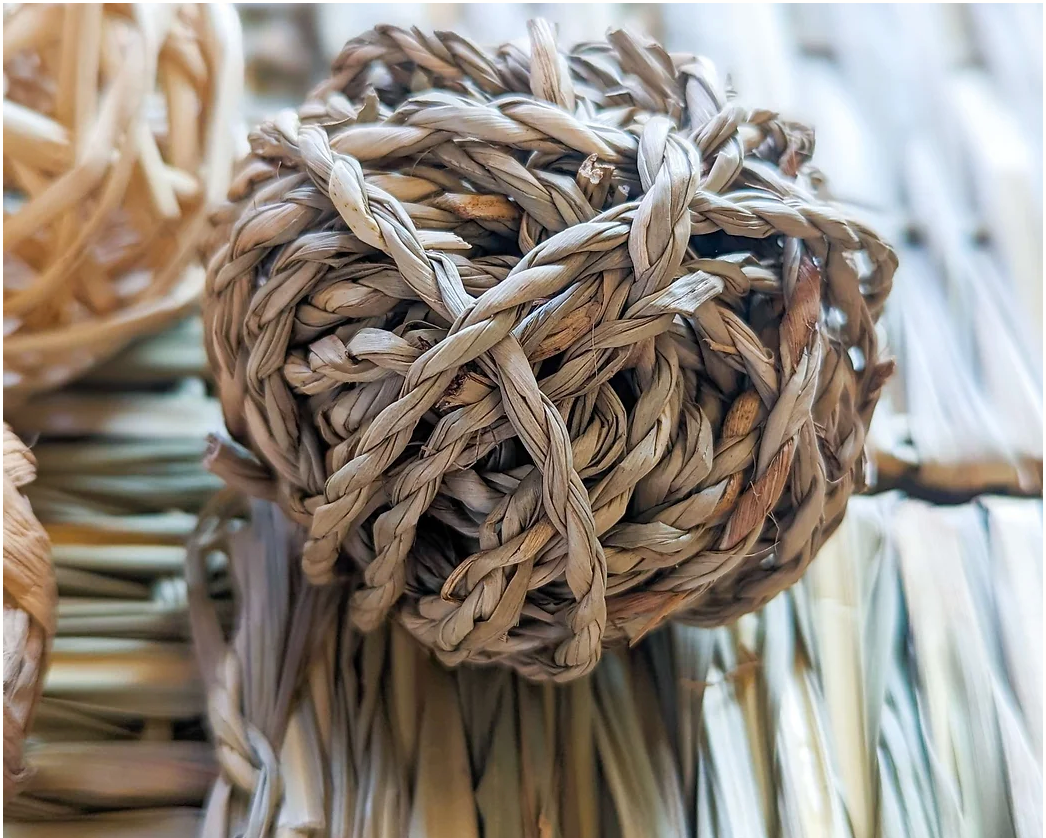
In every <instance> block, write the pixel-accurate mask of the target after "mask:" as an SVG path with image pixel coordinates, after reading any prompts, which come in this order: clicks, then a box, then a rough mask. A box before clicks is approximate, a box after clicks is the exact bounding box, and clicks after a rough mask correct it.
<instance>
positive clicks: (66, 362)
mask: <svg viewBox="0 0 1046 838" xmlns="http://www.w3.org/2000/svg"><path fill="white" fill-rule="evenodd" d="M13 5H14V8H12V9H8V7H7V6H5V10H4V153H3V157H4V388H5V391H6V392H8V393H9V394H10V393H14V394H17V395H18V396H19V397H21V396H22V395H23V394H25V393H28V392H32V391H37V390H43V389H47V388H52V387H56V386H58V385H60V384H62V383H64V382H65V381H67V380H69V379H71V378H73V377H75V376H77V375H79V374H81V373H83V372H84V371H86V370H87V369H89V368H90V367H91V366H93V365H94V364H96V363H97V362H99V361H101V360H104V359H106V358H108V357H109V356H111V355H112V354H114V353H115V352H116V351H117V350H118V349H120V348H121V347H122V346H123V345H124V344H126V343H127V342H129V341H130V340H131V339H132V338H134V337H137V336H139V335H142V334H145V333H148V332H149V331H152V330H157V329H159V328H161V327H162V326H163V325H165V324H166V323H168V322H170V321H171V320H173V319H174V318H175V317H177V316H179V315H181V314H183V313H184V312H186V311H187V310H188V309H189V308H190V307H191V306H192V305H194V304H195V303H196V302H197V301H198V299H199V296H200V294H201V292H202V290H203V264H202V262H201V260H200V256H199V252H198V249H199V247H200V244H201V241H202V237H203V236H204V235H205V234H206V232H207V229H208V228H207V213H208V212H209V211H210V209H213V207H214V204H215V203H216V202H217V201H218V200H220V199H221V198H223V197H224V195H225V192H226V191H227V189H228V185H229V179H230V177H231V174H232V168H233V162H234V159H235V157H236V156H237V154H238V153H239V150H238V149H237V147H236V146H237V142H236V139H237V137H239V136H241V135H240V132H239V126H238V121H239V117H238V115H237V108H238V105H239V98H240V96H239V91H240V88H241V87H242V84H243V81H242V77H243V58H242V55H241V47H240V33H239V24H238V22H237V19H236V14H235V12H233V11H232V9H231V8H229V7H228V6H224V5H221V4H218V5H214V6H202V5H199V4H171V5H150V4H106V5H103V4H83V5H77V4H72V3H70V4H41V5H29V4H26V5H17V4H13Z"/></svg>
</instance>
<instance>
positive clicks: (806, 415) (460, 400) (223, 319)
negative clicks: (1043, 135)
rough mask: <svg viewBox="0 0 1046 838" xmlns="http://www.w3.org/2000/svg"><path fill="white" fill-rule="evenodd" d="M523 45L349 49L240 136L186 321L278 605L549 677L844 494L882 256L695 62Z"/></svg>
mask: <svg viewBox="0 0 1046 838" xmlns="http://www.w3.org/2000/svg"><path fill="white" fill-rule="evenodd" d="M529 35H530V52H529V54H527V53H525V52H523V51H522V50H520V49H519V48H517V47H515V46H512V45H507V46H505V47H502V48H500V49H498V50H494V51H491V52H485V51H483V50H481V49H479V48H478V47H476V46H475V45H474V44H472V43H471V42H469V41H467V40H466V39H464V38H461V37H459V36H456V35H453V34H448V33H438V34H436V35H431V36H430V35H425V34H423V33H421V32H419V31H417V30H411V31H409V32H408V31H406V30H403V29H398V28H395V27H380V28H378V29H376V30H374V31H372V32H370V33H367V34H366V35H363V36H361V37H359V38H356V39H354V40H353V41H350V42H349V43H348V44H347V45H346V47H345V49H344V50H343V51H342V53H341V54H340V55H339V56H338V58H337V59H336V60H335V62H334V66H333V73H332V76H331V78H330V79H329V80H328V81H326V82H324V83H323V84H321V85H320V86H319V87H317V88H316V90H315V91H314V92H313V94H312V95H311V96H310V98H309V100H308V101H307V102H306V103H305V104H304V105H303V106H302V108H301V109H300V111H299V112H298V113H296V114H295V113H290V112H287V113H284V114H281V115H279V116H278V117H277V118H275V119H274V120H272V121H271V122H269V123H266V124H265V125H263V126H262V127H261V128H259V129H258V130H257V131H255V132H254V134H253V136H252V147H253V150H254V154H253V155H252V157H251V158H250V160H249V161H248V162H247V163H246V164H245V165H244V167H243V169H242V170H241V172H240V174H239V176H238V178H237V179H236V181H235V183H234V184H233V189H232V192H231V194H230V203H229V205H228V206H226V207H225V208H223V209H222V210H221V211H220V212H219V213H218V215H217V219H218V223H219V226H220V227H221V229H222V230H223V231H224V234H223V239H224V244H223V245H222V246H221V247H219V248H218V249H217V251H216V252H215V254H214V256H213V258H212V260H211V263H210V268H209V271H208V284H207V299H206V309H205V316H206V321H207V335H208V344H209V351H210V353H211V355H212V359H213V362H214V365H215V369H216V371H217V374H218V381H219V385H220V389H221V395H222V403H223V405H224V408H225V411H226V419H227V423H228V426H229V429H230V431H231V432H232V433H233V434H234V435H235V436H236V437H238V438H239V439H240V440H241V441H242V442H244V443H246V444H247V445H249V447H251V448H252V449H253V451H254V452H255V453H256V454H257V455H258V457H259V459H260V460H261V461H262V462H263V464H265V465H266V466H268V467H269V468H270V469H271V470H272V476H273V481H274V483H275V486H274V488H273V490H271V491H270V490H268V489H264V488H263V487H261V486H260V485H259V483H258V474H257V469H256V467H254V466H249V465H245V464H243V463H242V459H241V460H234V459H232V458H228V457H227V458H222V457H220V456H219V457H216V462H224V463H226V464H229V463H240V465H239V466H237V469H240V470H243V474H244V475H245V476H244V479H243V480H240V481H239V482H240V483H242V484H243V485H247V486H253V487H254V490H255V492H256V493H259V494H266V495H267V496H272V497H278V498H279V499H280V500H281V502H282V503H283V505H284V507H285V508H286V509H287V510H288V512H289V513H290V514H291V515H292V516H294V517H295V519H296V520H299V521H300V522H302V523H303V524H305V525H306V526H307V527H308V530H309V540H308V543H307V544H306V546H305V549H304V555H303V563H304V569H305V572H306V575H307V576H308V577H309V578H310V579H311V580H312V581H314V582H317V583H328V582H331V581H332V580H334V579H336V578H339V577H346V578H350V579H352V580H353V583H354V584H355V585H356V586H357V588H356V590H355V593H354V595H353V598H352V614H353V619H354V620H355V622H356V623H357V624H358V625H359V626H361V627H363V628H365V629H366V628H373V627H374V626H376V625H378V624H379V623H380V622H381V621H382V620H383V619H385V618H386V616H387V615H389V614H390V613H392V614H394V615H395V616H396V617H397V618H398V619H400V620H401V621H402V622H403V623H404V624H405V625H406V626H407V627H408V628H409V629H410V630H411V632H413V633H414V634H415V635H416V636H417V637H418V638H419V639H421V640H422V642H424V643H425V644H426V645H428V646H430V647H432V648H433V649H435V650H436V652H437V654H439V655H440V657H441V658H443V659H444V660H445V661H446V662H448V663H457V662H460V661H463V660H471V661H476V662H487V661H500V662H505V663H508V664H510V665H512V666H514V667H516V668H517V669H518V670H520V671H521V672H523V673H525V674H527V675H529V676H532V677H542V678H548V677H551V678H554V679H557V680H566V679H569V678H573V677H576V676H578V675H580V674H582V673H584V672H587V671H589V670H590V669H591V668H592V667H593V666H594V665H595V663H596V662H597V661H598V659H599V656H600V654H601V651H602V649H603V648H604V646H605V645H607V644H608V643H611V642H614V641H617V640H619V639H622V638H625V637H633V638H634V637H636V636H638V635H639V634H642V633H643V632H645V631H647V630H649V629H650V628H652V627H653V626H654V625H656V624H658V623H659V622H661V621H663V620H664V619H666V618H668V617H669V616H670V615H677V616H679V617H681V618H683V619H687V620H691V621H697V622H704V623H715V622H721V621H724V620H727V619H730V618H732V617H734V616H736V615H738V614H740V613H743V612H745V611H748V610H751V609H753V608H755V607H758V606H759V605H760V604H762V603H763V602H764V601H765V600H766V599H768V598H769V597H770V596H772V595H773V594H774V593H775V592H776V591H777V590H780V589H781V588H782V587H784V586H785V585H787V584H790V583H791V581H793V580H794V579H795V578H797V577H798V576H799V574H801V572H802V570H803V569H804V568H805V567H806V565H807V564H808V563H809V561H810V559H811V558H812V556H813V555H814V553H815V552H816V550H817V548H818V547H819V546H820V544H821V543H823V541H824V540H825V538H827V536H828V535H829V534H830V533H831V531H832V530H833V529H834V528H835V526H836V525H837V524H838V522H839V519H840V518H841V515H842V512H843V509H844V508H845V503H846V499H847V498H848V497H849V495H850V493H851V492H852V491H853V490H854V489H855V488H859V487H860V486H861V485H863V468H864V460H863V446H864V436H865V430H866V428H867V425H868V422H869V421H870V418H871V411H872V409H873V408H874V406H875V402H876V400H877V398H878V395H879V391H880V389H881V387H882V384H883V382H884V381H885V378H886V376H887V375H888V374H889V370H890V364H889V362H882V361H881V360H880V359H879V356H878V348H877V343H876V335H875V322H876V320H877V319H878V316H879V313H880V312H881V310H882V305H883V302H884V300H885V297H886V295H887V294H888V292H889V287H890V283H891V281H892V276H893V272H894V269H895V268H896V258H895V256H894V254H893V251H892V250H891V249H890V248H889V247H888V246H886V245H885V244H883V243H882V242H881V241H880V240H879V239H878V238H877V237H876V236H875V234H874V233H873V232H872V231H870V230H868V229H867V228H866V227H865V226H863V225H862V224H860V223H859V222H856V221H853V220H851V219H850V218H849V217H848V216H847V215H846V214H845V212H844V211H843V210H841V209H839V208H837V207H833V206H829V205H826V204H824V203H823V202H820V201H818V200H816V199H815V198H814V197H813V195H812V193H811V192H810V191H809V190H808V189H807V188H806V176H805V171H806V170H805V168H804V167H805V165H806V161H807V159H808V158H809V156H810V154H811V153H812V150H813V135H812V133H811V132H810V131H809V130H808V129H806V128H805V127H803V126H799V125H795V124H791V123H787V122H783V121H781V120H779V119H778V118H777V117H776V115H774V114H773V113H771V112H769V111H763V110H750V109H745V108H744V107H742V106H740V105H739V104H737V103H734V102H729V101H727V99H726V97H725V96H724V95H723V94H722V92H721V91H720V89H719V86H718V82H717V81H716V79H715V75H714V70H713V69H712V68H711V66H710V65H709V64H708V63H707V62H706V61H704V60H703V59H699V58H696V57H694V56H679V55H669V54H668V53H666V52H665V51H664V50H663V49H662V48H661V47H660V46H658V45H657V44H652V43H645V42H642V41H640V40H638V39H636V38H635V37H633V36H631V35H629V34H627V33H624V32H612V33H610V35H609V36H608V41H607V42H606V43H602V44H583V45H580V46H578V47H576V48H575V49H574V50H573V51H572V52H570V53H562V52H560V51H559V49H558V48H557V47H556V44H555V40H554V37H553V32H552V29H551V28H550V27H549V26H548V25H547V24H545V23H543V22H540V21H538V22H535V23H533V24H531V25H530V27H529ZM855 359H856V360H855ZM237 456H241V455H237ZM229 469H230V473H233V472H236V473H239V472H238V471H237V469H232V467H231V466H229ZM248 478H249V479H248ZM356 571H358V573H357V572H356Z"/></svg>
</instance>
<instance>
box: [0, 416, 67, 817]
mask: <svg viewBox="0 0 1046 838" xmlns="http://www.w3.org/2000/svg"><path fill="white" fill-rule="evenodd" d="M35 477H36V460H35V459H34V458H33V455H32V453H31V452H30V451H29V449H28V448H27V447H26V446H25V445H24V444H23V443H22V441H21V440H20V439H19V438H18V437H17V436H16V435H15V434H14V432H13V431H12V430H11V429H10V428H9V427H7V425H4V797H5V798H10V797H11V795H12V794H14V793H17V791H18V790H19V788H20V787H21V784H22V780H23V778H24V777H25V764H24V761H23V757H22V748H23V745H24V742H25V735H26V732H27V731H28V729H29V725H30V723H31V721H32V718H33V711H34V710H35V709H36V702H37V700H38V699H39V698H40V692H41V690H42V689H43V683H44V679H43V675H44V671H45V669H46V666H47V653H48V650H49V649H50V646H51V639H52V638H53V637H54V629H55V602H56V600H57V598H58V591H57V588H56V585H55V575H54V568H53V567H52V566H51V545H50V542H49V540H48V538H47V533H46V532H45V531H44V528H43V527H42V526H41V525H40V522H39V521H37V520H36V516H35V515H33V510H32V507H30V505H29V501H28V500H26V499H25V497H23V496H22V493H21V491H20V489H21V487H22V486H25V484H27V483H29V482H31V481H32V480H33V479H34V478H35Z"/></svg>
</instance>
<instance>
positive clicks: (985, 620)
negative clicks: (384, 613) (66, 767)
mask: <svg viewBox="0 0 1046 838" xmlns="http://www.w3.org/2000/svg"><path fill="white" fill-rule="evenodd" d="M244 511H245V509H244V508H243V504H242V501H234V500H232V499H230V498H229V497H228V496H226V497H224V498H222V499H220V500H219V501H218V502H217V503H216V504H214V505H212V506H211V507H210V508H209V509H208V511H207V513H206V514H205V515H204V516H203V518H202V520H201V526H200V529H199V530H198V532H197V534H196V536H195V537H194V539H193V543H192V546H191V547H190V550H189V568H188V578H189V587H190V603H191V609H192V616H193V628H194V639H195V642H196V645H197V651H198V654H199V657H200V660H201V663H202V664H203V668H204V670H203V671H204V680H205V681H206V683H207V689H208V694H209V701H208V714H209V720H210V724H211V728H212V730H213V732H214V738H215V739H216V742H217V746H218V752H219V762H220V766H221V776H220V778H219V779H218V780H217V782H216V784H215V786H214V789H213V791H212V793H211V796H210V798H209V802H208V807H207V813H206V817H205V820H204V824H205V826H204V828H203V832H202V834H203V835H204V836H205V838H225V836H235V835H244V834H246V835H255V836H274V835H301V834H307V835H312V836H317V837H319V836H324V837H325V836H358V837H359V838H363V836H375V835H389V836H401V835H407V836H411V838H476V836H479V835H483V836H496V838H531V836H571V838H595V837H596V836H607V835H617V836H622V838H652V836H653V837H654V838H679V836H685V835H716V836H724V838H725V836H730V837H731V838H765V836H771V835H781V836H787V837H788V838H806V836H814V835H816V836H831V838H836V836H838V838H844V836H850V838H872V836H877V835H883V836H888V838H902V836H919V838H950V836H953V835H959V836H971V837H972V836H981V835H1013V836H1020V838H1025V837H1026V836H1027V837H1028V838H1030V836H1032V835H1037V834H1040V833H1041V828H1042V827H1041V821H1040V820H1039V818H1040V814H1041V810H1042V802H1041V801H1042V796H1041V795H1042V769H1041V764H1040V762H1039V760H1038V755H1039V754H1040V753H1041V745H1040V743H1041V733H1042V731H1041V715H1042V694H1041V689H1040V687H1041V668H1038V669H1037V668H1035V667H1029V670H1030V671H1028V672H1025V671H1023V667H1024V665H1022V664H1021V662H1022V661H1024V662H1028V661H1033V660H1034V658H1033V657H1032V656H1033V655H1034V654H1035V652H1036V651H1039V652H1040V657H1041V645H1040V640H1039V638H1040V637H1041V612H1039V614H1038V615H1036V613H1035V609H1034V608H1032V607H1031V606H1032V605H1033V604H1034V602H1035V601H1036V597H1038V598H1039V599H1040V600H1041V596H1042V569H1041V562H1040V561H1039V556H1040V555H1041V552H1042V505H1041V502H1039V501H1038V500H1027V499H1024V500H1014V499H1001V498H987V499H984V500H982V501H980V502H978V503H973V504H967V505H964V506H961V507H954V508H947V509H941V508H935V507H932V506H929V505H928V504H925V503H922V502H919V501H913V500H909V499H906V498H904V497H903V496H901V495H899V494H893V493H891V494H887V495H880V496H878V497H874V498H858V499H855V501H854V502H852V503H851V504H850V506H849V509H848V512H847V516H846V519H845V520H844V522H843V524H842V526H841V527H840V528H839V529H838V531H837V533H836V534H835V536H834V537H833V538H832V539H831V540H830V541H829V543H828V544H826V545H825V548H824V551H823V554H822V556H821V557H820V559H819V560H818V562H816V563H815V564H814V566H813V568H812V570H811V572H810V573H809V574H807V575H806V577H805V578H804V579H803V580H802V581H801V582H800V583H799V584H797V585H796V586H794V587H793V588H791V589H790V590H789V591H787V592H785V593H783V594H782V595H780V596H778V597H777V598H775V599H774V600H773V601H772V602H770V603H769V604H768V605H767V606H766V607H764V608H763V609H761V610H759V611H757V612H755V613H753V614H749V615H745V616H744V617H742V618H741V619H740V620H739V621H737V622H736V623H735V624H733V625H731V626H725V627H719V628H715V629H705V628H700V627H694V626H687V625H683V624H680V623H675V624H673V625H672V626H671V627H670V628H669V629H668V630H666V631H661V632H657V633H655V634H654V635H651V636H650V637H649V638H646V639H645V640H644V641H643V642H642V643H641V644H639V645H638V646H637V647H636V648H633V649H630V650H614V651H612V652H608V653H607V654H606V655H605V656H604V657H603V659H602V660H601V662H600V664H599V665H598V666H597V667H596V669H595V670H594V672H593V674H592V676H591V677H589V678H583V679H578V680H576V681H574V682H572V683H570V684H566V685H557V684H551V683H547V682H546V683H541V684H535V683H533V682H530V681H527V680H525V679H524V678H522V677H520V676H519V675H518V674H515V673H512V672H510V671H507V670H505V669H493V668H475V667H468V666H464V667H460V668H458V669H456V670H452V671H448V670H446V669H444V668H443V667H442V666H440V665H439V664H438V663H436V662H434V661H433V660H432V656H431V654H430V653H429V652H428V651H427V650H425V649H423V648H422V647H421V646H420V645H419V644H418V643H417V642H416V641H415V640H413V639H412V638H411V637H410V636H409V635H408V634H407V632H406V631H404V630H403V629H402V628H401V627H400V626H397V625H395V624H394V625H392V626H391V628H390V627H388V626H383V627H382V628H380V629H378V630H376V631H374V632H371V633H368V634H366V635H364V634H361V633H360V632H358V631H357V630H356V629H355V628H354V627H353V626H352V624H351V620H350V619H349V617H348V611H347V609H346V607H345V606H346V605H347V604H348V599H349V596H348V593H347V592H346V591H344V590H342V591H340V592H337V593H336V594H335V589H333V588H330V587H327V588H316V587H312V586H309V585H308V584H307V583H306V580H305V579H304V576H303V574H302V571H301V568H300V566H299V565H298V564H297V563H294V562H288V558H289V557H290V556H291V555H292V553H293V551H294V549H296V545H297V544H299V543H300V541H301V540H302V539H303V538H304V534H303V533H297V534H295V533H294V532H293V530H292V528H290V527H289V526H288V524H287V522H286V521H285V520H282V519H281V516H280V513H279V512H278V511H277V510H276V507H275V506H274V505H272V504H264V503H258V502H256V503H255V504H254V505H253V512H254V515H253V519H251V520H247V519H239V518H237V517H235V516H237V515H240V514H242V513H243V512H244ZM997 540H998V543H996V541H997ZM1004 542H1005V543H1004ZM989 544H991V547H990V550H989V549H988V548H989ZM215 555H226V556H227V558H228V561H229V563H230V574H231V576H232V578H233V579H234V580H235V584H234V590H235V593H236V599H237V611H238V615H239V616H238V622H237V627H236V628H235V630H233V631H228V630H223V629H222V623H223V620H222V618H221V617H220V614H219V612H216V611H214V610H213V609H214V608H215V607H221V606H222V605H223V604H224V602H225V600H224V599H223V598H220V597H215V596H214V595H213V594H212V593H208V586H209V585H210V583H209V582H208V575H209V574H208V572H207V565H208V563H209V562H211V561H213V560H214V556H215ZM942 566H947V568H948V571H947V573H946V575H947V576H948V582H947V583H946V584H940V583H937V584H934V583H933V582H932V577H933V575H934V574H940V573H941V572H942ZM989 575H990V576H991V577H992V584H990V585H986V584H984V580H985V578H986V577H987V576H989ZM332 595H333V596H335V597H336V598H337V600H338V602H337V603H335V602H334V601H333V599H332ZM1036 629H1038V633H1035V632H1036ZM1025 665H1026V664H1025ZM1036 674H1038V676H1039V677H1038V681H1036V680H1035V676H1036Z"/></svg>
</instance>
